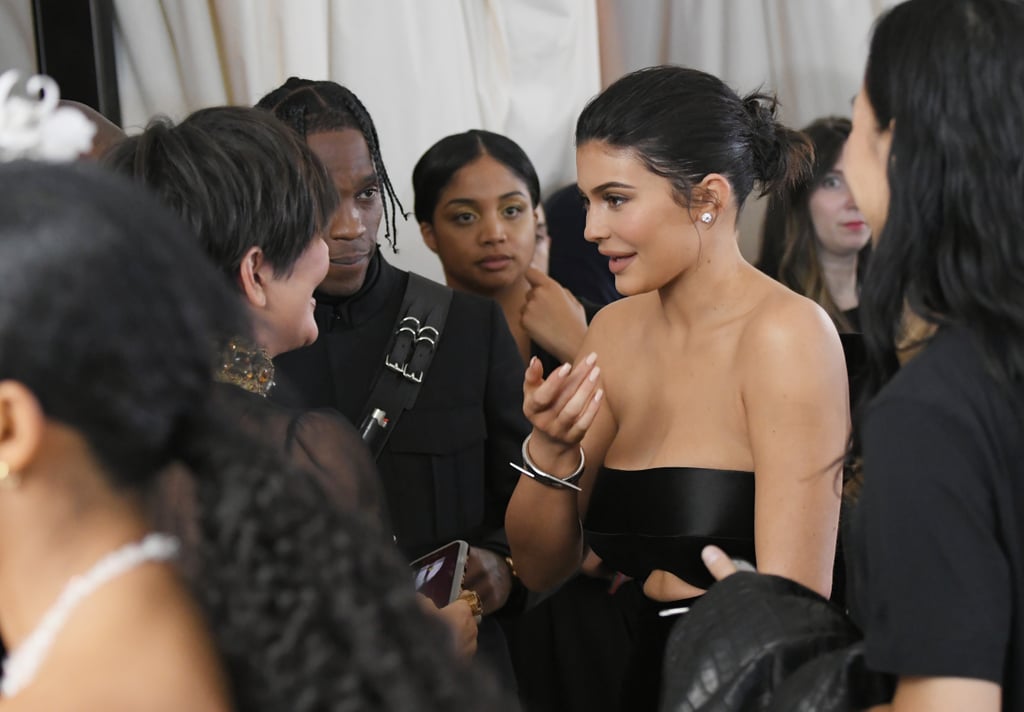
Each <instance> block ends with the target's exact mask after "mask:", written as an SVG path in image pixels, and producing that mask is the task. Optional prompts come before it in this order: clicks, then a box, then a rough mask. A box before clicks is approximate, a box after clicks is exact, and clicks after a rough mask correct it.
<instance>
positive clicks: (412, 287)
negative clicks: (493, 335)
mask: <svg viewBox="0 0 1024 712" xmlns="http://www.w3.org/2000/svg"><path fill="white" fill-rule="evenodd" d="M451 303H452V290H451V289H449V288H448V287H445V286H444V285H442V284H438V283H437V282H434V281H432V280H429V279H427V278H426V277H421V276H419V275H418V274H415V273H412V272H410V273H409V281H408V283H407V284H406V286H405V295H404V296H403V297H402V307H401V309H399V310H398V320H397V321H396V322H395V327H394V332H393V333H392V335H391V339H390V341H389V342H388V347H387V349H386V350H385V352H384V358H383V363H381V368H380V370H379V371H378V372H377V380H376V381H375V382H374V384H373V388H372V389H371V391H370V397H369V399H368V400H367V401H366V405H365V406H364V407H363V418H362V420H360V423H361V425H360V426H359V432H360V434H361V435H362V437H363V442H365V443H366V445H367V447H369V448H370V452H371V453H373V457H374V459H376V458H378V457H380V453H381V452H382V451H383V450H384V444H385V443H386V442H387V440H388V438H389V437H390V436H391V433H392V431H393V430H394V429H395V426H396V425H397V424H398V419H399V418H400V417H401V416H402V413H404V412H405V411H406V410H408V409H410V408H412V407H413V405H414V404H415V403H416V396H418V395H419V392H420V386H421V385H422V383H423V379H424V377H425V376H426V375H427V371H428V370H429V369H430V364H431V362H432V361H433V359H434V353H435V352H436V351H437V345H438V344H439V343H440V342H441V334H442V332H443V331H444V325H445V322H446V321H447V319H448V309H449V307H450V306H451Z"/></svg>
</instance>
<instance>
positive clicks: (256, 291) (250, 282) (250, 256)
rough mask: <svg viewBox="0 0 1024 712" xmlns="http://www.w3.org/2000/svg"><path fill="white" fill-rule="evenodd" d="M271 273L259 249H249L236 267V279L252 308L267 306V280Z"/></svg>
mask: <svg viewBox="0 0 1024 712" xmlns="http://www.w3.org/2000/svg"><path fill="white" fill-rule="evenodd" d="M271 272H272V270H271V268H270V264H269V263H268V262H267V260H266V258H265V257H264V255H263V250H262V249H260V248H259V247H250V248H249V249H248V251H246V253H245V256H244V257H242V264H241V265H239V267H238V279H239V281H240V282H241V284H242V293H243V294H245V299H246V301H248V302H249V304H251V305H252V306H254V307H265V306H266V305H267V292H266V285H267V280H268V279H269V277H270V273H271Z"/></svg>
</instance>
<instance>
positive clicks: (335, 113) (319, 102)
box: [256, 77, 406, 252]
mask: <svg viewBox="0 0 1024 712" xmlns="http://www.w3.org/2000/svg"><path fill="white" fill-rule="evenodd" d="M256 108H257V109H263V110H265V111H269V112H271V113H272V114H274V116H276V117H277V118H279V119H280V120H281V121H283V122H284V123H286V124H287V125H288V126H290V127H291V128H292V129H293V130H294V131H295V132H296V133H298V134H299V135H300V136H302V137H303V138H305V137H306V136H308V135H309V134H314V133H322V132H327V131H340V130H342V129H356V130H357V131H359V132H360V133H362V134H363V138H364V139H366V146H367V148H368V149H369V150H370V157H371V158H372V160H373V167H374V169H375V170H376V172H377V178H378V180H380V184H381V186H382V187H383V189H384V193H385V195H386V196H387V203H386V204H385V205H384V237H385V239H387V241H388V244H390V245H391V249H392V251H393V252H398V224H397V223H398V220H397V218H398V216H399V215H401V216H402V219H405V217H406V213H405V209H404V208H403V207H402V202H401V201H400V200H399V199H398V195H396V193H395V189H394V187H393V186H392V185H391V178H390V177H388V171H387V169H386V168H385V167H384V159H383V157H381V152H380V139H378V138H377V128H376V126H374V125H373V119H372V118H370V112H368V111H367V110H366V107H365V106H363V102H361V101H360V100H359V97H357V96H356V95H355V94H354V93H353V92H352V91H351V90H350V89H348V88H347V87H343V86H341V85H340V84H337V83H336V82H332V81H326V80H323V81H313V80H311V79H300V78H299V77H289V78H288V81H286V82H285V83H284V84H282V85H281V86H279V87H278V88H277V89H274V90H273V91H271V92H270V93H268V94H266V95H265V96H264V97H263V98H262V99H260V100H259V101H258V102H257V103H256Z"/></svg>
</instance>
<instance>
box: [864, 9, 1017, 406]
mask: <svg viewBox="0 0 1024 712" xmlns="http://www.w3.org/2000/svg"><path fill="white" fill-rule="evenodd" d="M1022 35H1024V4H1021V3H1020V2H1013V1H1010V0H910V1H909V2H905V3H903V4H900V5H897V6H896V7H894V8H892V9H891V10H890V11H888V12H887V13H886V14H885V15H883V16H882V17H881V18H880V19H879V21H878V23H877V24H876V26H875V30H874V33H873V36H872V39H871V46H870V50H869V54H868V61H867V68H866V71H865V76H864V89H865V92H866V94H867V98H868V99H869V100H870V103H871V106H872V108H873V110H874V118H875V120H876V121H877V127H878V128H879V129H884V128H886V127H890V128H891V131H892V143H891V148H890V155H889V163H888V181H889V191H890V199H889V207H888V216H887V219H886V222H885V226H884V227H883V228H882V230H881V233H880V234H879V235H878V241H877V247H876V250H875V256H874V257H873V258H872V260H871V265H870V267H869V269H868V274H867V276H866V279H865V281H864V285H863V287H862V294H861V307H860V308H861V313H862V316H863V326H864V336H865V342H866V347H867V350H868V356H869V360H870V363H871V366H872V379H871V383H870V384H869V386H868V395H870V394H871V393H873V392H876V391H877V390H878V389H879V388H880V387H881V386H882V385H883V384H884V383H885V382H886V381H887V380H888V379H889V378H890V377H891V376H892V375H893V374H894V373H895V372H896V370H897V368H898V362H897V359H896V350H897V345H899V344H900V342H901V340H902V338H903V333H902V326H901V325H902V323H903V315H904V311H905V309H910V310H911V311H912V312H913V313H915V314H917V315H918V316H920V317H921V318H923V319H924V320H926V321H927V322H930V323H932V324H934V325H936V326H940V327H941V326H944V325H948V324H958V325H962V326H964V327H966V328H967V329H968V330H969V331H970V332H971V333H973V334H974V335H975V337H976V339H977V341H978V343H979V346H980V348H981V350H982V352H983V354H984V356H985V360H986V364H987V367H988V368H989V370H990V371H991V372H992V375H993V376H994V377H995V378H996V379H997V380H998V381H999V382H1001V383H1006V384H1009V383H1014V382H1020V381H1021V379H1022V378H1024V240H1022V239H1021V237H1020V229H1021V225H1024V132H1022V131H1021V129H1020V121H1021V116H1024V89H1022V87H1024V44H1022V43H1021V41H1020V38H1021V36H1022Z"/></svg>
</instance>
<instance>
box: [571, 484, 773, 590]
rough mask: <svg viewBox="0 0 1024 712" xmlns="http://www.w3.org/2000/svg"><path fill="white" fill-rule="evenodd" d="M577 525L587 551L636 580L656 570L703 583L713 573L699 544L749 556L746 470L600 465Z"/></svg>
mask: <svg viewBox="0 0 1024 712" xmlns="http://www.w3.org/2000/svg"><path fill="white" fill-rule="evenodd" d="M583 529H584V531H585V532H586V536H587V542H588V543H589V544H590V546H591V548H592V549H593V550H594V552H595V553H596V554H597V555H598V556H600V557H601V559H602V560H603V561H604V562H605V564H606V565H607V566H609V567H610V568H612V569H614V570H616V571H621V572H622V573H624V574H626V575H627V576H631V577H633V578H635V579H639V580H641V581H642V580H644V579H646V578H647V576H648V575H649V574H650V573H651V571H652V570H654V569H661V570H663V571H668V572H671V573H673V574H675V575H676V576H678V577H679V578H681V579H683V580H684V581H686V582H688V583H691V584H693V585H694V586H698V587H700V588H707V587H708V586H710V585H711V584H712V583H714V579H713V578H712V576H711V574H710V573H708V570H707V568H706V567H705V566H704V562H703V561H702V560H701V558H700V552H701V550H702V549H703V548H704V547H705V546H707V545H709V544H715V545H716V546H719V547H721V548H722V549H723V550H724V551H727V552H729V555H730V556H735V557H739V558H743V559H747V560H749V561H750V562H751V563H754V474H753V473H752V472H738V471H735V470H717V469H709V468H703V467H655V468H651V469H649V470H638V471H634V470H615V469H612V468H610V467H602V468H601V470H600V472H599V473H598V476H597V479H595V480H594V490H593V492H592V493H591V495H590V505H589V507H588V509H587V517H586V521H585V522H584V523H583Z"/></svg>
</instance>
